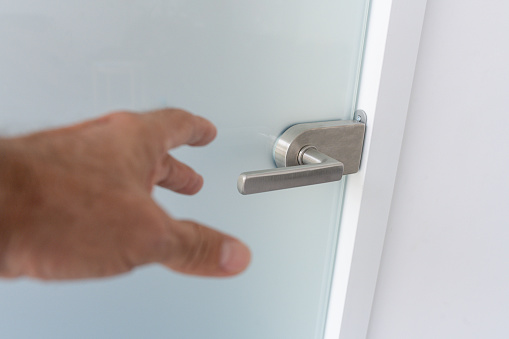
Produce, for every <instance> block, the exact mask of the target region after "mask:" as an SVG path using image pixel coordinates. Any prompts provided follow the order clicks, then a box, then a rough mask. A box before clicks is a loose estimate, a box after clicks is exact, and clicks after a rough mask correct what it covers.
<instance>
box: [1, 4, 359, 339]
mask: <svg viewBox="0 0 509 339" xmlns="http://www.w3.org/2000/svg"><path fill="white" fill-rule="evenodd" d="M368 2H369V1H367V0H362V1H361V0H355V1H352V0H349V1H347V0H319V1H316V0H247V1H238V0H235V1H234V0H216V1H206V0H199V1H196V0H167V1H165V0H106V1H105V0H102V1H99V0H89V1H70V0H45V1H40V0H16V1H5V0H4V1H1V5H0V133H2V135H9V134H14V133H18V132H24V131H30V130H33V129H39V128H44V127H48V126H57V125H62V124H67V123H72V122H76V121H79V120H83V119H87V118H90V117H93V116H98V115H100V114H102V113H105V112H107V111H110V110H113V109H115V110H116V109H131V110H147V109H154V108H159V107H164V106H173V107H181V108H185V109H187V110H190V111H192V112H194V113H196V114H200V115H203V116H205V117H207V118H208V119H209V120H211V121H213V122H214V123H215V124H216V126H217V127H218V131H219V135H218V138H217V140H216V141H215V142H214V143H213V144H212V145H211V146H209V147H206V148H201V149H190V148H182V149H179V150H178V151H176V152H175V155H176V156H177V157H178V158H180V159H181V160H183V161H185V162H187V163H188V164H190V165H191V166H193V167H194V168H195V169H196V170H197V171H198V172H199V173H201V174H202V175H203V176H204V178H205V186H204V188H203V190H202V191H201V192H200V193H199V194H198V195H196V196H193V197H185V196H180V195H177V194H174V193H172V192H168V191H164V190H156V191H155V196H156V199H157V200H158V202H159V203H160V204H161V205H162V206H163V207H164V208H165V209H166V210H167V211H168V212H169V213H170V214H171V215H173V216H174V217H178V218H188V219H195V220H197V221H200V222H202V223H205V224H207V225H209V226H211V227H214V228H217V229H219V230H221V231H224V232H227V233H230V234H232V235H234V236H236V237H239V238H241V239H243V240H244V241H245V242H246V243H247V244H248V245H249V246H250V248H251V250H252V253H253V260H252V264H251V266H250V267H249V269H248V270H247V271H246V272H245V273H244V274H242V275H241V276H238V277H235V278H229V279H207V278H196V277H188V276H183V275H179V274H176V273H172V272H170V271H167V270H166V269H164V268H162V267H160V266H156V265H154V266H148V267H144V268H142V269H138V270H136V271H134V272H132V273H130V274H127V275H124V276H120V277H117V278H112V279H106V280H96V281H86V282H72V283H42V282H37V281H29V280H16V281H1V282H0V336H1V337H2V338H52V339H55V338H243V339H245V338H253V339H254V338H257V339H259V338H264V339H270V338H278V339H280V338H292V339H299V338H302V339H309V338H321V337H322V336H323V329H324V324H325V315H326V309H327V303H328V299H329V289H330V283H331V274H332V266H333V261H334V257H335V246H336V242H337V236H338V225H339V218H340V215H341V213H340V211H341V209H340V207H341V204H342V195H343V193H342V192H343V185H344V184H345V180H343V181H342V182H339V183H330V184H322V185H317V186H310V187H304V188H296V189H292V190H284V191H276V192H269V193H262V194H257V195H252V196H242V195H240V194H239V193H238V192H237V188H236V181H237V176H238V175H239V174H240V173H241V172H243V171H248V170H257V169H268V168H273V167H274V164H273V160H272V147H273V144H274V141H275V139H276V138H277V137H278V136H279V135H280V133H281V132H282V131H284V130H285V128H287V127H288V126H289V125H292V124H295V123H299V122H310V121H323V120H334V119H351V118H352V115H353V111H354V107H355V99H356V90H357V87H358V77H359V72H360V65H361V55H362V46H363V35H364V28H365V27H364V26H365V22H366V17H367V12H368V7H369V4H368Z"/></svg>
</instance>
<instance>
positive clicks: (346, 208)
mask: <svg viewBox="0 0 509 339" xmlns="http://www.w3.org/2000/svg"><path fill="white" fill-rule="evenodd" d="M426 2H427V0H412V1H408V0H372V3H371V9H370V15H369V19H368V28H367V36H366V45H365V51H364V59H363V66H362V73H361V81H360V87H359V98H358V101H357V108H358V109H362V110H364V111H365V112H366V113H367V117H368V119H367V125H366V127H367V128H366V139H365V143H364V152H363V159H362V163H361V169H360V171H359V172H358V173H357V174H355V175H350V176H348V179H347V185H346V191H345V198H344V202H343V212H342V217H341V224H340V233H339V242H338V248H337V252H336V262H335V267H334V276H333V281H332V287H331V295H330V300H329V307H328V314H327V323H326V330H325V338H326V339H337V338H341V339H350V338H365V337H366V335H367V333H368V326H369V319H370V315H371V307H372V303H373V297H374V294H375V288H376V282H377V277H378V269H379V266H380V259H381V256H382V249H383V243H384V239H385V231H386V228H387V222H388V217H389V211H390V207H391V200H392V194H393V189H394V183H395V179H396V172H397V168H398V162H399V154H400V150H401V144H402V141H403V133H404V128H405V122H406V116H407V110H408V104H409V100H410V94H411V89H412V82H413V77H414V70H415V64H416V60H417V53H418V49H419V42H420V36H421V29H422V24H423V20H424V13H425V9H426Z"/></svg>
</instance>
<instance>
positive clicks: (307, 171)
mask: <svg viewBox="0 0 509 339" xmlns="http://www.w3.org/2000/svg"><path fill="white" fill-rule="evenodd" d="M298 163H299V165H297V166H291V167H281V168H276V169H271V170H262V171H252V172H245V173H242V174H241V175H240V176H239V179H238V180H237V188H238V190H239V192H240V193H242V194H254V193H261V192H269V191H275V190H281V189H285V188H292V187H300V186H308V185H315V184H323V183H325V182H332V181H339V180H341V177H342V176H343V169H344V166H343V164H342V163H341V162H339V161H337V160H336V159H333V158H331V157H329V156H328V155H325V154H323V153H321V152H319V151H318V150H317V149H316V148H315V147H313V146H306V147H304V148H302V150H301V151H300V152H299V157H298Z"/></svg>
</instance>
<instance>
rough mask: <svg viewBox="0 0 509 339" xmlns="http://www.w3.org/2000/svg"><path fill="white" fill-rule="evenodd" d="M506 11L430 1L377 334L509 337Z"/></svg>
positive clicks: (503, 4)
mask: <svg viewBox="0 0 509 339" xmlns="http://www.w3.org/2000/svg"><path fill="white" fill-rule="evenodd" d="M507 13H509V2H507V1H506V0H491V1H481V0H470V1H465V0H429V1H428V8H427V13H426V18H425V22H424V28H423V35H422V40H421V47H420V52H419V59H418V63H417V69H416V75H415V81H414V87H413V94H412V99H411V104H410V110H409V115H408V120H407V125H406V131H405V138H404V143H403V148H402V152H401V159H400V164H399V170H398V177H397V181H396V187H395V192H394V198H393V202H392V209H391V215H390V220H389V226H388V231H387V235H386V241H385V247H384V253H383V257H382V263H381V267H380V274H379V280H378V284H377V290H376V295H375V301H374V305H373V311H372V316H371V322H370V329H369V334H368V338H370V339H379V338H383V339H385V338H391V339H392V338H412V339H413V338H462V339H463V338H508V337H509V16H508V14H507Z"/></svg>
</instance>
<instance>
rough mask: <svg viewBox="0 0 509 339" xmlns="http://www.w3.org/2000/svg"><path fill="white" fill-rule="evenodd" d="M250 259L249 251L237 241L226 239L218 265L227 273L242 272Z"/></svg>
mask: <svg viewBox="0 0 509 339" xmlns="http://www.w3.org/2000/svg"><path fill="white" fill-rule="evenodd" d="M250 259H251V253H250V252H249V249H248V248H247V247H246V245H244V244H243V243H241V242H240V241H237V240H231V239H227V240H224V241H223V245H222V248H221V258H220V261H219V265H220V266H221V268H222V269H223V270H224V271H226V272H228V273H240V272H242V271H243V270H244V269H245V268H246V267H247V265H248V264H249V261H250Z"/></svg>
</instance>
